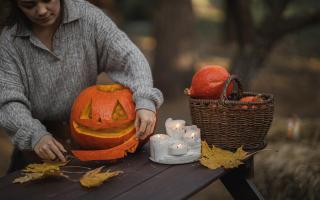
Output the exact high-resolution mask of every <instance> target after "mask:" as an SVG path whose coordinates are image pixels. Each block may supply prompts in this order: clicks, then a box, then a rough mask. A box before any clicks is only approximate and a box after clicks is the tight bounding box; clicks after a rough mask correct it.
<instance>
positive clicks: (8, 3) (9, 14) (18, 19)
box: [0, 0, 64, 31]
mask: <svg viewBox="0 0 320 200" xmlns="http://www.w3.org/2000/svg"><path fill="white" fill-rule="evenodd" d="M1 4H2V6H1V7H2V8H4V10H3V13H4V16H1V20H0V30H1V29H2V28H3V27H6V26H7V27H9V28H10V27H12V26H14V25H17V31H19V30H20V29H21V26H26V27H27V28H30V29H31V22H30V20H29V19H28V17H26V16H25V15H24V14H23V12H22V11H21V10H20V8H19V7H18V5H17V0H2V2H1ZM60 6H61V8H60V9H61V14H62V15H63V7H64V0H60Z"/></svg>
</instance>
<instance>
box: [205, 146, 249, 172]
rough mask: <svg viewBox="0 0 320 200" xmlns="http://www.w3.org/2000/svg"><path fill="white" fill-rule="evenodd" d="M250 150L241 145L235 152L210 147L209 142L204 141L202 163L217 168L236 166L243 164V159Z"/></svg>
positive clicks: (210, 167)
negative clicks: (245, 149) (247, 150)
mask: <svg viewBox="0 0 320 200" xmlns="http://www.w3.org/2000/svg"><path fill="white" fill-rule="evenodd" d="M247 155H248V152H246V151H244V150H243V149H242V147H239V148H238V149H237V151H236V152H235V153H233V152H231V151H227V150H223V149H220V148H218V147H215V146H212V148H210V147H209V145H208V144H207V142H205V141H202V146H201V158H200V163H201V164H202V165H204V166H206V167H208V168H209V169H217V168H219V167H224V168H226V169H227V168H234V167H238V166H239V165H240V164H242V162H241V161H242V160H244V159H245V158H246V156H247Z"/></svg>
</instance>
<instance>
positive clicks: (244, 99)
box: [239, 94, 263, 109]
mask: <svg viewBox="0 0 320 200" xmlns="http://www.w3.org/2000/svg"><path fill="white" fill-rule="evenodd" d="M239 101H241V102H245V103H250V102H251V103H256V102H262V101H263V98H262V96H261V95H260V94H258V95H255V96H245V97H242V98H241V99H240V100H239ZM241 108H242V109H248V108H252V109H255V108H257V106H255V105H252V106H247V105H244V106H241Z"/></svg>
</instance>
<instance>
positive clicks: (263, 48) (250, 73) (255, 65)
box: [231, 38, 274, 89]
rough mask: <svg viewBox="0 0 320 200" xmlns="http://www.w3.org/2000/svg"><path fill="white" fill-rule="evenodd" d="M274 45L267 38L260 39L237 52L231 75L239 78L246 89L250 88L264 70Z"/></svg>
mask: <svg viewBox="0 0 320 200" xmlns="http://www.w3.org/2000/svg"><path fill="white" fill-rule="evenodd" d="M273 43H274V42H273V41H270V40H267V39H266V38H260V39H259V40H258V41H256V42H254V43H252V44H250V45H246V46H245V47H244V48H239V50H238V51H237V53H236V55H235V57H234V58H233V60H232V62H231V73H232V74H235V75H237V76H238V77H239V79H240V80H241V83H242V84H243V86H244V87H245V88H247V89H248V88H249V87H250V82H251V80H253V79H254V76H256V74H257V73H258V72H259V70H260V69H261V68H263V64H264V61H265V60H266V59H267V57H268V55H269V53H270V51H271V49H272V46H273Z"/></svg>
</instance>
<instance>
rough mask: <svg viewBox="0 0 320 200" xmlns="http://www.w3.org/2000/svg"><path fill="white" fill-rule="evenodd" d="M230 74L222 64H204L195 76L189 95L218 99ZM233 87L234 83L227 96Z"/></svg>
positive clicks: (230, 86)
mask: <svg viewBox="0 0 320 200" xmlns="http://www.w3.org/2000/svg"><path fill="white" fill-rule="evenodd" d="M229 76H230V74H229V73H228V71H227V70H226V69H225V68H223V67H221V66H218V65H209V66H204V67H202V68H201V69H200V70H199V71H197V72H196V73H195V75H194V76H193V78H192V83H191V87H190V90H189V95H190V96H191V97H194V98H202V99H218V98H219V97H220V95H221V93H222V90H223V86H224V83H225V81H226V80H227V79H228V78H229ZM232 87H233V84H230V85H229V86H228V88H227V96H229V95H230V93H231V92H232Z"/></svg>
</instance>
